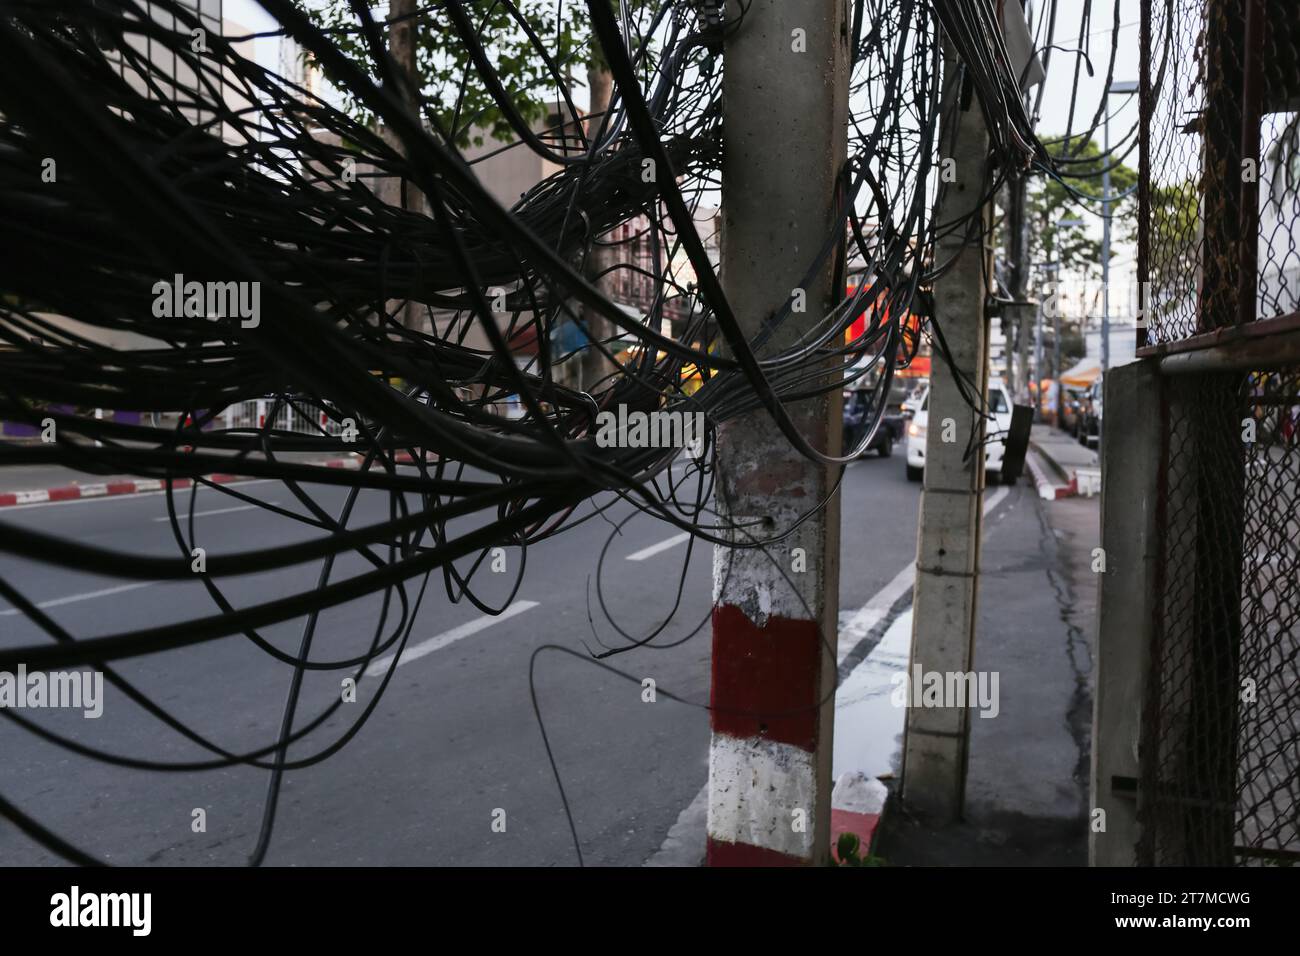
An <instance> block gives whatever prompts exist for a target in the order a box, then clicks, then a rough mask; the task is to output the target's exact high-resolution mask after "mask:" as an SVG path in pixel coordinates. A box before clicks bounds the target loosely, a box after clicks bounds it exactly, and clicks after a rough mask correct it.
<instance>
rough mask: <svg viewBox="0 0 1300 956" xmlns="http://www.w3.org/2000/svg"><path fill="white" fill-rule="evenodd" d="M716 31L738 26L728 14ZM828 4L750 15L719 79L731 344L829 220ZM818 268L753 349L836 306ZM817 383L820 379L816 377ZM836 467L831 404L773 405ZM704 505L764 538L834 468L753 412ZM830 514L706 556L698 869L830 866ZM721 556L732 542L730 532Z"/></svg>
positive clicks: (837, 107)
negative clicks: (707, 655) (703, 787)
mask: <svg viewBox="0 0 1300 956" xmlns="http://www.w3.org/2000/svg"><path fill="white" fill-rule="evenodd" d="M728 16H729V17H730V18H732V19H733V20H736V19H738V18H739V16H740V6H739V5H738V4H735V3H733V4H729V5H728ZM847 35H848V22H847V10H846V4H845V0H752V2H750V3H749V4H748V5H747V7H746V9H745V12H744V21H743V23H742V24H741V26H740V27H739V28H738V29H737V30H736V32H734V33H731V34H729V35H728V37H727V40H726V47H725V52H724V55H725V57H726V70H725V73H724V79H723V130H724V137H725V138H724V143H723V161H722V164H723V165H722V212H723V217H724V218H723V231H722V281H723V286H724V288H725V291H726V293H727V296H728V298H729V300H730V302H731V304H732V306H733V308H734V309H735V312H736V315H737V317H738V318H739V321H740V323H741V325H742V326H743V328H744V330H745V332H746V335H747V336H748V337H752V336H753V335H754V334H755V333H757V332H758V331H759V329H760V328H761V327H762V326H763V323H764V321H765V320H766V319H768V318H769V317H770V316H771V315H773V314H774V313H775V312H776V311H777V310H779V309H780V308H781V307H782V306H783V305H785V304H786V303H789V302H791V300H792V299H796V300H797V296H795V294H794V290H795V289H796V288H799V287H800V286H801V285H802V283H803V281H804V273H805V271H806V269H807V268H808V266H809V265H810V264H811V262H812V260H813V258H814V257H815V256H816V255H817V253H818V251H819V250H820V247H821V246H822V244H823V242H824V241H825V238H826V236H827V234H828V232H829V231H830V230H832V229H835V228H838V227H837V226H836V225H835V224H834V222H833V217H834V213H833V210H834V186H835V178H836V175H837V174H838V172H839V171H840V169H841V167H842V165H843V163H844V161H845V155H846V151H847V145H846V122H847V113H848V43H847ZM831 282H832V269H831V264H830V262H829V261H828V263H827V265H826V266H825V267H824V268H823V269H822V271H821V272H820V273H819V274H818V275H817V276H816V277H815V278H814V280H813V281H812V282H811V283H810V284H809V285H808V286H806V287H804V293H805V295H806V302H807V307H806V311H805V312H802V313H800V312H795V313H793V314H792V315H791V317H790V320H789V321H787V322H786V323H785V324H784V325H783V326H782V328H781V329H780V331H779V333H778V334H777V335H775V336H774V338H773V340H772V341H771V342H769V343H768V344H767V345H766V346H765V347H764V349H763V353H762V354H768V353H770V352H772V351H774V350H775V349H778V348H780V347H782V346H786V345H789V344H790V343H791V342H793V341H794V340H795V339H796V338H797V337H798V335H799V333H800V332H802V331H804V330H805V328H806V325H807V323H810V322H812V321H815V320H816V319H818V318H820V317H821V316H822V315H823V314H824V313H825V311H827V310H828V308H829V306H830V304H831V303H832V302H833V301H835V300H837V299H838V298H840V297H841V296H842V295H843V292H844V290H843V289H833V288H831ZM831 374H833V373H829V372H828V380H830V378H829V376H830V375H831ZM788 408H789V409H790V413H791V415H792V417H793V418H794V420H795V422H796V424H797V426H798V427H799V429H800V431H801V432H802V434H804V435H805V436H807V438H808V441H809V442H810V443H811V444H812V445H813V446H814V447H817V448H822V449H826V450H828V451H830V452H831V453H832V454H834V453H837V452H838V450H839V445H840V392H839V389H838V388H836V389H833V390H832V391H831V392H830V394H829V395H826V396H825V397H822V398H818V399H814V400H810V401H803V402H800V403H798V404H792V405H790V406H788ZM717 452H718V465H719V472H720V480H719V490H718V494H717V507H718V509H719V510H720V511H721V512H723V514H724V515H726V516H727V517H729V518H730V519H731V520H733V521H736V522H744V523H745V524H746V527H747V528H748V530H749V532H750V534H751V535H754V536H756V537H758V538H762V539H768V538H772V537H774V536H779V535H782V534H784V533H786V532H787V531H790V530H791V529H792V528H793V527H794V523H795V519H796V518H798V517H800V516H802V515H803V514H804V513H806V512H808V511H810V510H812V509H814V508H817V507H818V505H819V504H821V503H822V502H823V501H825V500H826V496H827V495H828V494H829V492H830V490H831V488H832V486H833V479H834V477H835V474H834V470H833V469H831V468H826V467H824V466H822V465H818V464H815V463H813V462H810V461H808V460H807V459H805V458H803V457H802V456H801V455H799V453H798V452H796V451H795V450H794V449H793V448H792V447H791V446H790V442H789V441H788V440H787V439H786V438H785V437H784V436H783V435H782V434H781V432H780V431H779V430H778V428H777V426H776V425H775V424H774V423H773V421H772V418H771V416H770V415H769V414H768V413H767V412H766V411H762V410H760V411H755V412H752V413H749V414H747V415H744V416H742V417H740V418H737V419H733V420H731V421H728V422H726V423H725V424H723V425H722V426H721V427H720V428H719V434H718V449H717ZM839 522H840V515H839V499H838V497H836V498H831V499H830V500H829V502H828V503H827V504H826V506H825V507H824V508H823V509H822V510H820V511H819V512H818V513H816V514H815V515H814V516H813V517H812V518H811V519H809V520H808V521H806V522H805V523H804V524H802V525H801V526H800V527H799V528H798V530H796V531H794V533H793V534H791V535H790V536H789V537H786V538H783V539H782V540H781V541H779V542H778V543H777V544H775V545H773V546H772V547H770V548H769V549H767V553H766V554H765V553H764V552H763V551H761V550H755V549H752V548H751V549H735V550H732V549H729V548H718V549H717V550H716V552H715V555H714V611H713V688H712V708H713V709H712V715H711V716H712V727H713V738H712V744H711V748H710V752H709V812H708V835H709V838H708V863H709V865H710V866H748V865H754V864H769V865H800V864H819V863H822V862H824V861H825V860H826V859H827V857H828V856H829V841H830V796H831V779H830V776H831V728H832V719H833V716H834V694H833V688H834V681H835V658H836V655H835V649H836V636H837V631H836V618H837V613H838V608H839V580H838V562H839ZM736 539H737V540H738V541H745V540H748V539H747V538H746V537H745V536H744V535H742V534H737V535H736Z"/></svg>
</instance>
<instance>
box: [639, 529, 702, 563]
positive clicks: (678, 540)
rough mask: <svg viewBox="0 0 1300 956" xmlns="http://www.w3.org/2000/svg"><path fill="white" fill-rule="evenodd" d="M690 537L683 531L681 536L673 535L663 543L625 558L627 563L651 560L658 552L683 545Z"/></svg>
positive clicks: (688, 533) (687, 532)
mask: <svg viewBox="0 0 1300 956" xmlns="http://www.w3.org/2000/svg"><path fill="white" fill-rule="evenodd" d="M690 536H691V534H690V532H689V531H683V532H682V533H681V534H675V535H673V536H672V537H671V538H668V539H667V540H665V541H660V542H659V543H658V544H652V545H650V547H648V548H642V549H641V550H640V551H633V552H632V553H631V554H629V555H628V556H627V559H628V560H629V561H644V560H645V559H646V558H653V557H654V556H655V555H656V554H658V553H659V552H660V551H667V550H668V549H669V548H675V547H677V546H678V545H679V544H684V543H685V542H686V541H687V539H689V538H690Z"/></svg>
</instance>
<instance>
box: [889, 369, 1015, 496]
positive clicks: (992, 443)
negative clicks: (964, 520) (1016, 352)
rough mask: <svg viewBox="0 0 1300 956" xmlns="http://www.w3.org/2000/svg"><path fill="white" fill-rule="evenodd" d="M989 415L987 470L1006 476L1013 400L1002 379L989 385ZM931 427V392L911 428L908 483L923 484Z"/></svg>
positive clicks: (927, 392)
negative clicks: (926, 445)
mask: <svg viewBox="0 0 1300 956" xmlns="http://www.w3.org/2000/svg"><path fill="white" fill-rule="evenodd" d="M989 411H990V412H991V413H992V415H993V418H992V419H991V420H990V421H987V422H985V425H984V438H985V441H984V469H985V471H987V472H988V473H989V474H990V475H997V476H998V477H999V478H1001V476H1002V455H1003V453H1004V452H1005V451H1006V436H1007V434H1008V433H1009V432H1010V431H1011V396H1010V395H1009V394H1008V393H1007V387H1006V384H1005V383H1004V382H1003V381H1002V380H1001V379H992V380H991V381H990V382H989ZM929 424H930V390H929V389H928V388H927V389H926V391H925V395H924V396H923V397H922V399H921V404H920V406H919V407H918V408H917V410H916V413H915V414H914V415H913V416H912V420H911V422H909V423H908V426H907V480H908V481H920V480H921V478H922V477H923V476H924V474H925V439H926V433H927V431H928V430H929Z"/></svg>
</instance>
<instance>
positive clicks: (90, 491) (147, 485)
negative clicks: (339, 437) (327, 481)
mask: <svg viewBox="0 0 1300 956" xmlns="http://www.w3.org/2000/svg"><path fill="white" fill-rule="evenodd" d="M404 457H405V459H406V461H403V458H404ZM397 461H398V463H400V464H409V463H410V461H411V456H410V455H405V454H403V455H398V456H397ZM313 464H316V465H320V466H323V467H326V468H348V469H355V468H360V467H361V462H360V461H359V460H358V459H356V458H353V457H348V458H333V459H330V460H329V461H320V462H313ZM254 477H255V476H253V475H228V474H213V475H208V478H207V480H208V481H210V482H212V483H213V484H214V485H228V484H233V483H234V482H238V481H251V480H254ZM193 484H194V480H193V479H192V478H174V479H172V482H171V486H172V488H174V489H175V490H177V491H184V490H185V489H187V488H189V487H190V486H191V485H193ZM166 487H167V482H166V481H164V480H163V479H161V478H132V479H127V480H125V481H108V482H99V483H97V484H91V485H61V486H59V487H57V488H38V489H36V490H34V491H7V492H0V508H6V507H9V506H11V505H33V504H41V503H43V502H54V501H78V500H80V499H82V498H105V497H116V496H119V495H140V494H147V493H148V492H151V491H162V490H163V489H164V488H166Z"/></svg>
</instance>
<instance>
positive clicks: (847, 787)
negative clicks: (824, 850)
mask: <svg viewBox="0 0 1300 956" xmlns="http://www.w3.org/2000/svg"><path fill="white" fill-rule="evenodd" d="M888 799H889V789H888V788H887V787H886V786H885V785H884V784H883V783H881V782H880V781H879V780H874V779H872V778H871V777H868V776H867V775H866V774H865V773H863V772H862V771H861V770H854V771H849V772H846V773H842V774H840V778H839V779H838V780H836V781H835V789H834V790H832V791H831V858H832V859H839V854H838V853H837V852H836V848H835V845H836V843H837V842H838V841H839V838H840V834H841V833H852V834H854V835H856V836H857V838H858V840H859V841H860V844H861V848H860V849H859V851H858V855H859V856H860V857H863V858H865V857H867V856H869V855H870V854H871V853H872V852H873V851H874V849H875V841H876V834H877V833H879V832H880V820H881V818H882V817H883V816H884V814H885V802H886V801H887V800H888Z"/></svg>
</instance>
